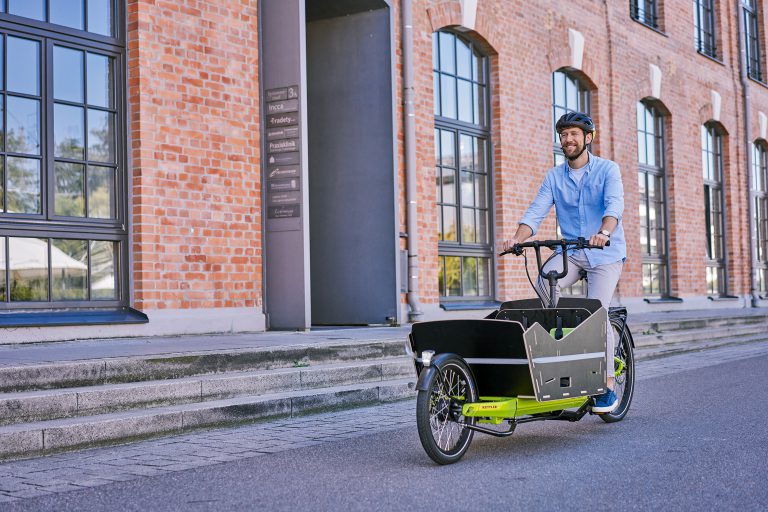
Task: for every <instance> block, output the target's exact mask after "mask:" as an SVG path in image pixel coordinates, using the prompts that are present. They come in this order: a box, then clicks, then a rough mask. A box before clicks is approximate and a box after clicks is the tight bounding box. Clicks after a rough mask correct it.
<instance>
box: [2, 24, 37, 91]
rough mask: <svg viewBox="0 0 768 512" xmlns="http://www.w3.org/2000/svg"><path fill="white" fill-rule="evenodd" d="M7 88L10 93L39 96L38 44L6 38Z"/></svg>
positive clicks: (27, 40) (10, 37)
mask: <svg viewBox="0 0 768 512" xmlns="http://www.w3.org/2000/svg"><path fill="white" fill-rule="evenodd" d="M6 63H7V68H8V75H7V79H8V84H7V88H8V90H9V91H12V92H19V93H22V94H30V95H32V96H38V95H40V43H39V42H37V41H33V40H31V39H22V38H20V37H13V36H8V53H7V57H6Z"/></svg>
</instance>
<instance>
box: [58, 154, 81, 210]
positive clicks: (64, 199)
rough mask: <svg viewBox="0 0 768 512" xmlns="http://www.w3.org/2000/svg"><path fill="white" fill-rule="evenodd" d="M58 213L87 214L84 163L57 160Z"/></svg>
mask: <svg viewBox="0 0 768 512" xmlns="http://www.w3.org/2000/svg"><path fill="white" fill-rule="evenodd" d="M55 173H56V191H55V197H54V203H55V204H56V215H63V216H67V217H84V216H85V176H84V175H85V167H84V166H83V165H82V164H73V163H67V162H56V170H55Z"/></svg>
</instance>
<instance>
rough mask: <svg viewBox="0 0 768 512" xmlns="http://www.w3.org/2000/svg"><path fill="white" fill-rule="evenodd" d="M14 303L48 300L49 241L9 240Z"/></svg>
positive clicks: (30, 239) (36, 239) (14, 238)
mask: <svg viewBox="0 0 768 512" xmlns="http://www.w3.org/2000/svg"><path fill="white" fill-rule="evenodd" d="M8 252H9V253H10V258H9V260H10V265H9V267H10V268H9V270H10V278H11V279H10V281H11V282H10V285H11V286H10V288H11V290H10V292H11V294H10V295H11V301H12V302H29V301H44V300H48V241H47V240H45V239H40V238H16V237H11V238H9V239H8Z"/></svg>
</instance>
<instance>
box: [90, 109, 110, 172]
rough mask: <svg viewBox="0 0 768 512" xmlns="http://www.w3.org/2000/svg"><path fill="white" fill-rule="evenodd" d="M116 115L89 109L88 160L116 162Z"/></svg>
mask: <svg viewBox="0 0 768 512" xmlns="http://www.w3.org/2000/svg"><path fill="white" fill-rule="evenodd" d="M114 117H115V116H114V114H111V113H109V112H104V111H101V110H94V109H88V160H92V161H97V162H108V163H113V162H114V161H115V139H114V124H115V122H114Z"/></svg>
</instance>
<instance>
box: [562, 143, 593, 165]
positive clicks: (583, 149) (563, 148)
mask: <svg viewBox="0 0 768 512" xmlns="http://www.w3.org/2000/svg"><path fill="white" fill-rule="evenodd" d="M576 147H578V144H577V145H576ZM561 149H562V150H563V154H564V155H565V158H567V159H568V160H570V161H571V162H573V161H574V160H576V159H577V158H579V157H580V156H581V154H582V153H583V152H584V151H586V149H587V145H586V144H584V145H583V146H581V151H579V152H578V153H576V154H574V155H573V156H568V152H567V151H566V150H565V146H561Z"/></svg>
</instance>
